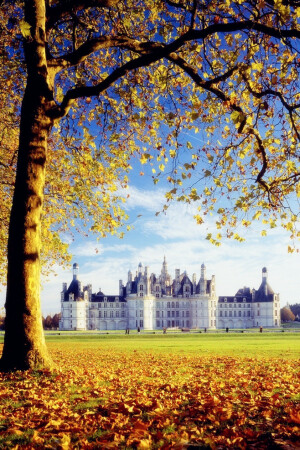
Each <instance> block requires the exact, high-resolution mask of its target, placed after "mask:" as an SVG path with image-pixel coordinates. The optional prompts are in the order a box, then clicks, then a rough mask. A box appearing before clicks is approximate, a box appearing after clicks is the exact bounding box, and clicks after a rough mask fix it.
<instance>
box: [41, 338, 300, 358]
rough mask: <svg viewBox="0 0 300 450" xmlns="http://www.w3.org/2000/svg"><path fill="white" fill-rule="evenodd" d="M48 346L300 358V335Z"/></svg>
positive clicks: (122, 340) (78, 342)
mask: <svg viewBox="0 0 300 450" xmlns="http://www.w3.org/2000/svg"><path fill="white" fill-rule="evenodd" d="M47 342H48V343H49V346H50V347H51V346H52V345H56V344H59V343H60V342H64V344H65V345H68V346H71V347H72V346H73V345H74V343H76V347H77V348H94V347H96V348H99V349H106V350H107V349H108V348H109V349H111V350H112V351H124V352H134V351H143V352H153V353H155V354H161V353H162V354H168V353H171V354H178V353H179V354H180V353H186V354H191V355H199V356H200V355H220V356H222V355H230V356H239V357H243V356H257V357H261V358H263V357H265V356H268V357H270V356H274V357H275V356H276V357H282V358H297V357H299V356H300V333H279V332H276V333H271V332H268V333H228V334H227V333H223V334H218V333H207V334H206V333H202V334H199V333H186V334H179V333H176V334H161V333H160V334H141V335H137V334H131V335H129V336H128V335H124V336H122V335H116V334H107V335H105V334H104V335H103V334H102V335H99V334H90V335H89V334H83V335H81V336H80V337H79V336H78V335H76V334H75V335H74V334H65V335H58V334H57V333H56V334H53V335H49V336H47Z"/></svg>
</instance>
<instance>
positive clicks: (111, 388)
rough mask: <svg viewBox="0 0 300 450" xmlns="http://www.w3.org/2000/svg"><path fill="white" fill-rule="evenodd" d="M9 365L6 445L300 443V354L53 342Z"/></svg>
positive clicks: (1, 402)
mask: <svg viewBox="0 0 300 450" xmlns="http://www.w3.org/2000/svg"><path fill="white" fill-rule="evenodd" d="M50 349H51V353H52V356H53V358H54V359H55V360H56V361H59V369H58V370H57V371H56V372H55V373H52V374H51V373H47V372H27V373H25V374H23V373H20V372H17V373H13V374H0V382H1V390H0V448H13V447H15V448H49V449H50V448H52V449H53V448H54V449H56V448H61V449H69V448H70V449H72V448H104V449H106V448H118V449H119V448H120V449H125V448H126V449H130V448H132V449H135V448H140V449H152V448H153V449H155V448H159V449H185V448H191V449H192V448H203V449H209V448H212V449H213V448H217V449H226V448H242V449H243V448H245V449H248V448H249V449H280V448H286V449H291V448H299V447H298V443H299V437H300V435H299V424H300V408H299V391H300V379H299V361H297V360H296V359H292V360H287V359H281V358H267V359H266V358H264V359H260V358H255V357H251V358H245V357H238V356H237V357H233V356H228V357H226V356H216V355H213V354H211V355H205V356H202V355H197V354H196V355H195V354H188V353H187V352H186V353H183V354H182V355H181V354H178V353H174V354H172V355H171V354H170V355H168V354H154V353H151V352H145V351H139V350H136V351H132V352H126V351H122V350H113V349H109V348H108V349H106V350H105V349H103V348H96V347H95V348H90V349H89V348H86V349H83V348H81V347H80V346H76V344H74V345H66V344H64V343H63V342H62V343H61V344H60V345H59V349H58V348H56V346H54V345H52V346H50Z"/></svg>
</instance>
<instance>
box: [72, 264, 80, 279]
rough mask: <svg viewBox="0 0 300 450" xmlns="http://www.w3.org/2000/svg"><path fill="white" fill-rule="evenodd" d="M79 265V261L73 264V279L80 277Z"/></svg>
mask: <svg viewBox="0 0 300 450" xmlns="http://www.w3.org/2000/svg"><path fill="white" fill-rule="evenodd" d="M78 272H79V265H78V264H77V263H74V264H73V280H77V279H78Z"/></svg>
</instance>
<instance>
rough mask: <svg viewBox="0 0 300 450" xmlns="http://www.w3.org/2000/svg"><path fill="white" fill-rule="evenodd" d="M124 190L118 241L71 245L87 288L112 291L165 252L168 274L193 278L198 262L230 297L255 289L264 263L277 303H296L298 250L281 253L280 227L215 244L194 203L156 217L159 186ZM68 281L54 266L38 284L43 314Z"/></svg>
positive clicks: (156, 266)
mask: <svg viewBox="0 0 300 450" xmlns="http://www.w3.org/2000/svg"><path fill="white" fill-rule="evenodd" d="M129 193H130V197H129V200H128V202H127V205H126V208H127V211H128V213H129V215H130V217H131V221H132V223H133V225H134V229H133V230H132V231H130V232H128V233H127V234H126V235H125V237H124V238H123V239H118V238H116V237H109V238H106V239H102V240H100V241H97V239H95V238H89V239H85V240H77V241H75V242H74V243H73V244H72V245H71V251H72V253H73V255H74V257H73V262H77V263H78V264H79V266H80V267H79V274H80V275H79V278H80V279H81V281H82V282H83V283H86V284H88V283H92V285H93V291H98V289H99V288H101V290H102V291H103V292H104V293H106V294H114V293H118V287H119V279H122V280H123V281H126V279H127V273H128V270H131V271H132V272H133V273H135V271H136V270H137V266H138V264H139V262H142V263H143V265H144V266H146V265H148V266H149V267H150V272H155V273H158V272H159V271H160V270H161V265H162V261H163V258H164V256H166V258H167V262H168V269H169V273H170V274H171V275H172V276H174V274H175V269H176V268H179V269H180V270H181V271H182V272H183V271H184V270H186V271H187V272H188V274H189V275H190V276H192V274H193V273H196V274H197V278H199V277H200V267H201V264H202V263H203V262H204V263H205V265H206V268H207V275H208V277H211V275H213V274H214V275H215V276H216V286H217V294H218V295H234V294H235V292H236V291H237V290H238V289H239V288H240V287H243V286H249V287H250V288H256V289H257V288H258V287H259V285H260V282H261V270H262V268H263V267H264V266H266V267H267V269H268V280H269V283H270V285H271V286H272V288H273V289H274V291H275V292H276V293H279V294H280V297H281V305H282V306H284V305H285V304H286V303H287V302H289V303H296V302H297V301H298V302H299V301H300V298H299V292H300V281H299V254H296V253H294V254H288V253H287V245H288V240H289V239H288V236H287V235H286V233H284V232H283V231H281V230H280V229H272V230H270V234H269V235H268V236H267V237H261V236H260V232H259V231H258V230H257V229H255V228H252V229H249V230H248V232H247V235H246V242H244V243H237V242H235V241H232V240H224V241H223V243H222V245H221V247H215V246H213V245H212V244H211V243H209V242H208V241H207V240H206V239H205V236H206V234H207V231H208V229H210V225H211V226H212V225H213V218H211V223H207V224H205V225H203V226H199V225H197V224H195V221H194V219H193V215H194V213H195V209H196V206H191V205H189V206H185V205H182V204H178V203H174V204H173V205H171V206H170V208H169V209H168V211H167V214H165V215H164V214H159V215H158V216H156V215H155V213H156V212H157V211H159V210H160V206H161V205H162V204H163V190H162V189H160V188H157V187H156V188H155V187H153V188H151V189H150V188H148V189H142V188H140V187H136V186H132V187H131V188H130V189H129ZM138 215H140V217H137V216H138ZM71 279H72V271H71V270H70V269H68V270H62V269H58V272H57V276H55V277H52V278H51V279H50V280H49V281H48V282H47V283H44V285H43V291H42V310H43V313H44V314H48V313H55V312H58V311H59V310H60V291H61V284H62V282H64V281H65V282H67V283H69V282H70V281H71Z"/></svg>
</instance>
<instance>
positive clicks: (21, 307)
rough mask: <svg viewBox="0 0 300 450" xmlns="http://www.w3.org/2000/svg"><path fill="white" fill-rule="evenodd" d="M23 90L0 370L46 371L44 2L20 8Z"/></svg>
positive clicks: (50, 99)
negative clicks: (24, 25)
mask: <svg viewBox="0 0 300 450" xmlns="http://www.w3.org/2000/svg"><path fill="white" fill-rule="evenodd" d="M25 4H26V5H27V6H26V7H25V19H26V21H27V22H28V23H29V24H30V25H31V36H30V37H28V38H26V39H25V44H24V50H25V59H26V64H27V86H26V90H25V94H24V98H23V102H22V109H21V125H20V138H19V153H18V164H17V173H16V181H15V192H14V197H13V205H12V210H11V217H10V227H9V240H8V272H7V295H6V304H5V307H6V319H5V338H4V348H3V354H2V358H1V360H0V369H1V370H26V369H29V368H45V367H47V368H49V367H51V365H52V363H51V359H50V357H49V355H48V353H47V349H46V345H45V339H44V333H43V328H42V315H41V305H40V249H41V214H42V206H43V191H44V185H45V164H46V159H47V139H48V136H49V133H50V130H51V127H52V125H53V123H52V121H51V120H50V119H49V117H48V116H47V109H48V108H49V106H50V105H51V104H52V102H53V95H52V89H51V84H52V83H50V84H49V74H48V71H47V63H46V51H45V48H46V47H45V32H44V30H45V2H44V1H40V0H32V1H27V2H25Z"/></svg>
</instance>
